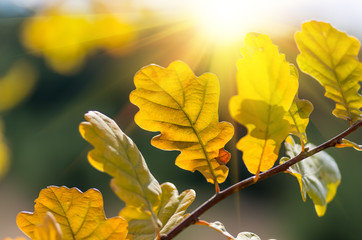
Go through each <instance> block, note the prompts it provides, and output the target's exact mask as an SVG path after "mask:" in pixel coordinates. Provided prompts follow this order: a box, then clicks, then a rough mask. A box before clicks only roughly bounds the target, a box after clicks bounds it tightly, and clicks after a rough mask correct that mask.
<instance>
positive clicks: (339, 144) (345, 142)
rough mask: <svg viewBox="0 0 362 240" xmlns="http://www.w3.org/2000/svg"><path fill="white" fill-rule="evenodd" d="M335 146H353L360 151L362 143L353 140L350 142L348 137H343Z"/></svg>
mask: <svg viewBox="0 0 362 240" xmlns="http://www.w3.org/2000/svg"><path fill="white" fill-rule="evenodd" d="M335 147H337V148H345V147H353V148H354V149H356V150H357V151H362V145H359V144H357V143H354V142H352V141H350V140H348V139H344V138H343V139H342V140H341V142H339V143H337V144H336V146H335Z"/></svg>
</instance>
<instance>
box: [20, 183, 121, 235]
mask: <svg viewBox="0 0 362 240" xmlns="http://www.w3.org/2000/svg"><path fill="white" fill-rule="evenodd" d="M49 212H50V213H51V214H52V215H53V216H54V217H55V220H56V222H57V223H58V224H59V226H60V229H61V233H62V235H63V239H66V240H68V239H69V240H70V239H74V240H78V239H79V240H80V239H85V238H86V239H89V240H122V239H126V236H127V222H126V221H125V220H124V219H123V218H121V217H113V218H109V219H106V218H105V215H104V210H103V198H102V195H101V193H100V192H99V191H98V190H95V189H89V190H88V191H86V192H85V193H82V192H81V191H79V190H78V189H76V188H70V189H69V188H67V187H55V186H51V187H48V188H46V189H43V190H41V191H40V194H39V197H38V199H36V200H35V206H34V213H29V212H21V213H19V214H18V216H17V218H16V222H17V224H18V227H19V228H20V229H21V230H22V231H23V232H24V233H25V234H26V235H27V236H29V237H30V238H31V239H34V240H38V238H37V237H38V236H39V234H40V235H43V234H45V233H46V228H47V226H44V219H45V220H46V219H47V217H46V215H48V214H49ZM42 224H43V227H40V229H39V226H41V225H42ZM45 224H46V225H49V224H47V223H45ZM53 227H54V229H53V230H54V231H53V233H52V234H53V235H52V236H58V237H59V234H60V233H59V229H58V230H57V227H56V226H53ZM44 230H45V232H44ZM45 239H46V238H45Z"/></svg>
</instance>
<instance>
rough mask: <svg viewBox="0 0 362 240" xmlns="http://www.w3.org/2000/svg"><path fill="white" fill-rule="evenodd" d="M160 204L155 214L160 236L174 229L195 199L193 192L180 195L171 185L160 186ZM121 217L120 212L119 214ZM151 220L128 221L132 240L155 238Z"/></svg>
mask: <svg viewBox="0 0 362 240" xmlns="http://www.w3.org/2000/svg"><path fill="white" fill-rule="evenodd" d="M161 188H162V195H161V202H160V204H159V206H158V208H157V209H158V210H157V212H156V214H157V217H158V219H159V220H160V222H161V227H160V234H166V233H167V232H168V231H170V230H171V229H172V228H174V227H175V226H176V225H177V224H178V223H179V222H180V221H181V220H183V219H184V218H185V217H186V216H187V214H185V211H186V209H187V208H188V207H189V205H190V204H191V203H192V202H193V201H194V199H195V191H193V190H186V191H184V192H182V193H181V194H180V195H179V193H178V191H177V189H176V187H175V186H174V185H173V184H172V183H163V184H162V185H161ZM120 215H122V212H121V214H120ZM152 225H153V224H152V222H151V219H141V220H137V219H135V220H129V228H128V229H129V233H130V234H131V235H132V237H133V238H132V239H134V240H148V239H154V238H155V230H154V228H153V227H152Z"/></svg>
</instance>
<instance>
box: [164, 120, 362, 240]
mask: <svg viewBox="0 0 362 240" xmlns="http://www.w3.org/2000/svg"><path fill="white" fill-rule="evenodd" d="M361 126H362V121H359V122H357V123H355V124H353V125H352V126H350V127H349V128H348V129H346V130H345V131H343V132H342V133H340V134H338V135H337V136H335V137H333V138H331V139H330V140H328V141H326V142H324V143H323V144H321V145H319V146H317V147H315V148H314V149H312V150H308V149H305V151H303V152H301V153H300V154H299V155H298V156H296V157H294V158H292V159H290V160H289V161H286V162H285V163H283V164H280V165H277V166H275V167H273V168H271V169H269V170H268V171H265V172H263V173H261V174H260V175H259V178H258V180H257V182H259V181H261V180H264V179H266V178H269V177H271V176H274V175H276V174H277V173H281V172H284V171H286V170H287V169H288V168H289V167H290V166H292V165H294V164H296V163H298V162H300V161H302V160H303V159H306V158H308V157H310V156H312V155H314V154H316V153H318V152H320V151H323V150H325V149H327V148H330V147H334V146H335V145H336V144H337V143H339V142H340V141H341V140H342V139H343V138H344V137H346V136H347V135H349V134H351V133H352V132H354V131H356V130H357V129H358V128H359V127H361ZM254 180H255V176H252V177H249V178H247V179H244V180H242V181H240V182H238V183H236V184H234V185H232V186H230V187H229V188H227V189H225V190H223V191H221V192H219V193H218V194H216V195H214V196H212V197H211V198H210V199H209V200H207V201H206V202H204V203H203V204H202V205H201V206H200V207H198V208H197V209H196V210H195V211H193V212H192V213H191V214H190V215H189V216H188V217H187V218H185V219H184V220H183V221H182V222H181V223H180V224H179V225H177V226H176V227H175V228H173V229H172V230H171V231H170V232H168V233H167V234H165V235H162V236H161V240H169V239H172V238H174V237H175V236H176V235H177V234H179V233H180V232H181V231H182V230H183V229H185V228H187V227H188V226H190V225H192V224H195V223H196V222H197V221H198V219H199V217H200V216H201V215H202V214H203V213H205V212H206V211H207V210H208V209H210V208H211V207H213V206H214V205H216V204H217V203H218V202H220V201H222V200H223V199H225V198H226V197H228V196H230V195H231V194H233V193H235V192H238V191H240V190H241V189H243V188H246V187H248V186H250V185H253V184H254V183H256V182H255V181H254Z"/></svg>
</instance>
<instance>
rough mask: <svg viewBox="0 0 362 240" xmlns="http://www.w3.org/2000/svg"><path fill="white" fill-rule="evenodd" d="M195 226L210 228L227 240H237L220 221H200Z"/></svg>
mask: <svg viewBox="0 0 362 240" xmlns="http://www.w3.org/2000/svg"><path fill="white" fill-rule="evenodd" d="M195 224H196V225H203V226H207V227H210V228H212V229H214V230H216V231H218V232H219V233H221V234H222V235H224V236H225V237H226V238H227V239H230V240H235V238H234V237H233V236H232V235H231V234H230V233H229V232H228V231H227V230H226V228H225V226H224V224H222V223H221V222H219V221H216V222H211V223H209V222H206V221H204V220H199V221H197V222H196V223H195Z"/></svg>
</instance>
